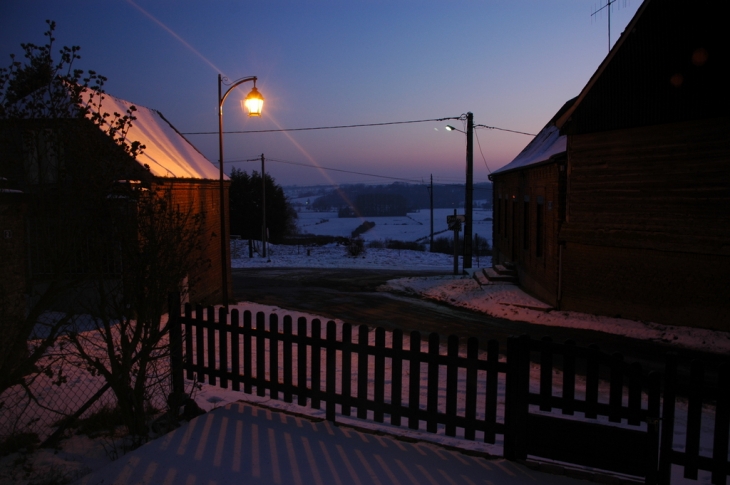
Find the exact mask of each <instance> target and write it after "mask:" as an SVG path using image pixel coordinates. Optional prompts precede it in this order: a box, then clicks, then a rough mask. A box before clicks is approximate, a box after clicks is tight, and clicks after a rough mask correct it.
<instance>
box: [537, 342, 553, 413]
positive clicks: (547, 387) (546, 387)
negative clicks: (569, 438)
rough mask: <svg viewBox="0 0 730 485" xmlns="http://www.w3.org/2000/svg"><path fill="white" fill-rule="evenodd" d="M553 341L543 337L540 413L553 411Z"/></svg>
mask: <svg viewBox="0 0 730 485" xmlns="http://www.w3.org/2000/svg"><path fill="white" fill-rule="evenodd" d="M552 343H553V339H551V338H550V337H543V339H542V347H541V351H540V411H550V410H551V409H552V397H553V346H552Z"/></svg>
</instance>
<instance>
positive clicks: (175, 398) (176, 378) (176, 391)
mask: <svg viewBox="0 0 730 485" xmlns="http://www.w3.org/2000/svg"><path fill="white" fill-rule="evenodd" d="M167 314H168V321H167V325H168V326H169V328H170V375H171V377H172V392H171V393H170V395H169V396H168V398H167V404H168V406H169V407H170V411H171V412H172V414H173V416H175V417H177V414H178V412H179V410H180V406H182V405H183V403H184V401H185V398H187V396H186V395H185V378H184V375H183V344H182V328H181V324H180V293H177V292H176V293H171V294H170V295H169V298H168V301H167Z"/></svg>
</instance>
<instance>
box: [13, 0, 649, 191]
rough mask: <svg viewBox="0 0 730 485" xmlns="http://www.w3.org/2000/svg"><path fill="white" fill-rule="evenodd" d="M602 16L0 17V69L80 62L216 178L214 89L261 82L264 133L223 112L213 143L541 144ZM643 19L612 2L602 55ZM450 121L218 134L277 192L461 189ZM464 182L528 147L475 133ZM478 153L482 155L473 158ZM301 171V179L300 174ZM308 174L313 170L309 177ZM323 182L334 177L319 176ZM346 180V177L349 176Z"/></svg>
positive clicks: (568, 9) (177, 10) (377, 5)
mask: <svg viewBox="0 0 730 485" xmlns="http://www.w3.org/2000/svg"><path fill="white" fill-rule="evenodd" d="M605 2H606V0H554V1H545V0H531V1H528V0H515V1H507V0H501V1H487V0H484V1H478V0H472V1H467V0H441V1H431V0H389V1H388V0H311V1H309V0H307V1H305V0H302V1H294V0H291V1H278V0H267V1H259V2H251V1H241V0H239V1H227V0H214V1H205V2H203V1H198V2H195V1H181V0H176V1H173V0H157V1H144V0H135V1H131V0H129V1H124V0H118V1H117V0H115V1H112V0H103V1H100V0H94V1H85V0H78V1H66V0H45V1H37V0H22V1H20V0H4V1H2V2H0V65H1V66H7V65H9V63H10V58H9V54H10V53H15V54H21V52H22V51H21V48H20V43H21V42H32V43H35V44H42V43H45V37H44V36H43V32H44V31H45V30H46V24H45V20H46V19H50V20H55V21H56V23H57V28H56V48H55V49H54V50H55V51H56V52H57V51H58V49H60V48H61V47H62V46H64V45H69V46H71V45H78V46H80V47H81V51H80V54H81V57H82V58H81V60H80V61H78V66H77V67H79V68H82V69H86V70H88V69H93V70H95V71H97V72H99V73H100V74H103V75H104V76H107V77H108V81H107V84H106V86H105V90H106V92H107V93H109V94H112V95H114V96H117V97H120V98H123V99H126V100H128V101H130V102H132V103H134V104H136V105H140V106H146V107H148V108H153V109H156V110H159V111H160V112H161V113H162V114H163V115H164V116H165V117H166V118H167V119H168V120H169V121H170V122H171V123H172V124H173V125H174V126H175V127H176V128H177V129H178V130H179V131H180V132H182V133H197V132H210V133H212V134H189V135H186V136H187V138H188V139H189V140H190V141H191V142H192V143H193V144H194V145H195V146H196V147H197V148H198V149H199V150H200V151H201V152H202V153H203V154H204V155H205V156H206V157H207V158H208V159H209V160H210V161H211V162H213V163H215V164H217V163H218V137H217V130H218V125H217V75H218V73H221V74H223V75H224V76H227V77H228V78H230V79H231V80H236V79H239V78H242V77H245V76H257V77H258V82H257V88H258V89H259V91H260V92H261V94H262V95H263V96H264V97H265V98H266V101H265V104H264V113H263V116H262V117H261V118H248V117H246V116H245V115H244V114H243V112H242V111H241V108H240V103H239V101H240V100H241V99H243V97H245V95H246V94H247V93H248V92H249V91H250V89H251V87H252V83H245V84H243V85H242V86H241V87H240V88H238V89H237V90H236V91H234V92H233V93H232V94H231V95H230V96H229V98H228V99H227V100H226V103H225V105H224V108H223V113H224V130H225V131H227V132H228V131H247V130H271V129H280V128H308V127H328V126H338V125H356V124H377V123H387V122H402V121H412V120H428V119H435V118H445V117H458V116H460V115H462V114H464V113H466V112H467V111H471V112H473V113H474V122H475V123H476V124H482V125H488V126H493V127H497V128H503V129H506V130H515V131H521V132H527V133H537V132H538V131H539V130H540V129H541V128H542V127H543V126H544V125H545V124H546V123H547V122H548V121H549V120H550V118H551V117H552V116H553V115H554V114H555V112H556V111H557V110H558V109H559V108H560V106H561V105H562V104H563V103H564V102H565V101H567V100H568V99H570V98H572V97H574V96H576V95H577V94H578V93H579V92H580V91H581V89H582V88H583V86H584V85H585V84H586V82H587V81H588V80H589V78H590V76H591V75H592V74H593V72H594V71H595V70H596V68H597V67H598V65H599V64H600V63H601V61H602V60H603V59H604V57H605V56H606V54H607V53H608V31H607V25H608V15H607V13H606V12H607V10H606V9H604V10H602V12H601V13H598V14H596V15H593V16H592V15H591V14H592V13H593V12H594V11H596V10H598V9H599V8H601V7H602V6H603V5H605ZM640 5H641V1H640V0H616V1H615V3H614V4H613V7H612V12H611V43H612V44H613V43H615V41H616V40H617V39H618V37H619V35H620V34H621V32H622V31H623V29H624V27H625V26H626V25H627V24H628V22H629V21H630V20H631V18H632V17H633V15H634V13H635V12H636V10H637V9H638V8H639V6H640ZM446 124H452V125H454V126H456V127H457V128H459V129H464V128H465V127H464V124H463V122H462V121H458V120H452V121H447V122H434V121H431V122H424V123H413V124H394V125H387V126H375V127H360V128H345V129H326V130H312V131H294V132H289V133H246V134H240V133H227V134H226V135H225V139H224V149H225V155H224V159H225V160H224V167H225V169H226V172H227V173H228V172H230V169H231V168H232V167H238V168H240V169H242V170H246V171H249V172H250V171H251V170H257V171H259V170H260V163H259V162H238V161H240V160H245V159H250V158H257V157H260V155H261V154H262V153H263V154H264V155H265V157H266V159H267V164H266V171H267V173H269V174H271V175H272V176H273V177H274V178H275V179H276V182H277V183H278V184H280V185H294V184H297V185H314V184H331V183H340V184H342V183H359V182H362V183H368V184H372V183H378V184H380V183H392V182H395V181H398V180H400V181H413V182H421V181H424V182H426V181H428V179H429V176H430V175H433V177H434V181H435V182H438V183H463V182H464V179H465V176H464V173H465V147H466V138H465V136H464V135H463V134H461V133H459V132H449V131H446V130H445V129H444V126H445V125H446ZM476 135H477V136H476V138H475V140H474V150H475V153H474V180H475V182H483V181H486V180H487V176H488V174H489V170H492V171H493V170H496V169H497V168H499V167H501V166H503V165H505V164H507V163H509V162H510V161H511V160H512V159H513V158H514V157H515V156H516V155H517V154H518V153H519V152H520V151H521V150H522V148H524V147H525V145H526V144H527V143H529V141H530V140H531V137H529V136H526V135H522V134H516V133H512V132H509V131H499V130H488V129H478V130H476ZM480 148H481V150H480ZM302 165H306V167H305V166H302ZM316 166H319V167H321V168H319V169H318V168H314V167H316ZM328 169H337V170H339V171H335V170H328ZM348 172H356V173H348Z"/></svg>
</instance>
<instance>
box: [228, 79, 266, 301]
mask: <svg viewBox="0 0 730 485" xmlns="http://www.w3.org/2000/svg"><path fill="white" fill-rule="evenodd" d="M256 79H257V78H256V76H249V77H244V78H241V79H239V80H237V81H234V82H233V83H232V84H231V85H230V87H229V88H228V90H227V91H226V92H225V93H223V94H221V93H222V86H223V84H224V80H225V81H228V78H226V77H223V76H221V75H220V74H218V167H219V169H220V176H219V184H220V185H219V192H220V205H219V207H220V215H221V221H220V238H221V294H222V297H223V304H224V305H226V307H228V249H227V247H226V246H227V245H228V237H227V236H226V210H225V208H226V200H225V194H224V183H223V179H224V177H225V175H224V173H223V103H224V102H225V100H226V98H227V97H228V95H229V94H230V93H231V91H232V90H233V89H234V88H235V87H237V86H239V85H240V84H243V83H245V82H248V81H253V89H252V90H251V92H250V93H248V95H247V96H246V99H245V100H243V101H241V105H242V106H245V107H246V109H248V115H249V116H261V108H262V107H263V104H264V97H263V96H261V94H260V93H259V92H258V90H257V89H256Z"/></svg>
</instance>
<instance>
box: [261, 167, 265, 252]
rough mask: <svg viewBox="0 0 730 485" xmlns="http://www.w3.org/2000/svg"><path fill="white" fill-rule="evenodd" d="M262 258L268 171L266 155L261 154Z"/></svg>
mask: <svg viewBox="0 0 730 485" xmlns="http://www.w3.org/2000/svg"><path fill="white" fill-rule="evenodd" d="M261 251H262V253H261V257H263V258H265V257H266V171H265V170H264V154H263V153H262V154H261Z"/></svg>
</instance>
